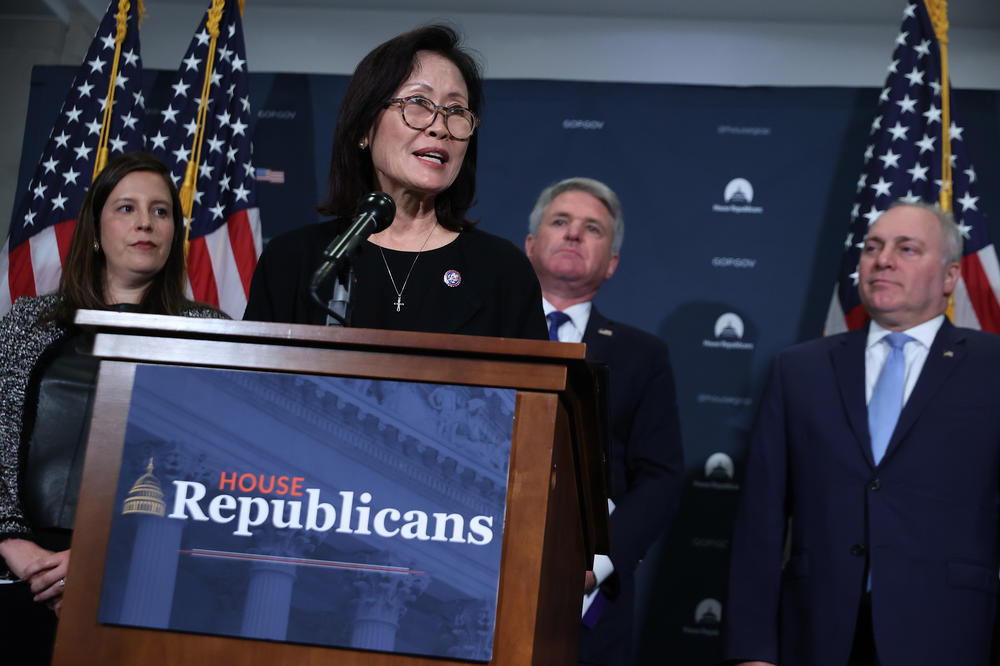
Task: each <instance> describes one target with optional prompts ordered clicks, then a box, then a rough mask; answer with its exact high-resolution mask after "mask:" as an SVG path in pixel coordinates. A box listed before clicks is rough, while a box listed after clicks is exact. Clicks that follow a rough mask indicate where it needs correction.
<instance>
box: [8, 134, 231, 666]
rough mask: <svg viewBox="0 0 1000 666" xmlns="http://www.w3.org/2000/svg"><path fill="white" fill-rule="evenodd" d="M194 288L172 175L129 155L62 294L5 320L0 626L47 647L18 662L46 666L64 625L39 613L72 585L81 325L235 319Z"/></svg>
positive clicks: (88, 378) (92, 200)
mask: <svg viewBox="0 0 1000 666" xmlns="http://www.w3.org/2000/svg"><path fill="white" fill-rule="evenodd" d="M185 282H186V277H185V269H184V226H183V218H182V213H181V204H180V199H179V197H178V195H177V189H176V188H175V187H174V185H173V182H172V181H171V179H170V172H169V171H168V170H167V167H166V166H165V165H164V164H163V163H162V162H160V160H158V159H156V158H155V157H153V156H152V155H148V154H146V153H126V154H124V155H120V156H118V157H116V158H114V159H113V160H111V161H110V162H109V163H108V165H107V166H106V167H105V168H104V170H103V171H101V173H100V175H98V176H97V178H96V180H94V182H93V184H92V185H91V187H90V190H89V191H88V192H87V196H86V198H85V199H84V201H83V205H82V207H81V209H80V214H79V216H78V219H77V223H76V229H75V230H74V232H73V239H72V241H71V242H70V247H69V253H68V254H67V257H66V261H65V264H64V266H63V272H62V277H61V278H60V281H59V291H58V292H56V293H55V294H48V295H45V296H37V297H32V298H19V299H18V300H17V301H16V302H15V303H14V306H13V308H11V311H10V312H9V313H8V314H7V315H6V316H5V317H3V319H2V320H0V558H2V559H3V562H2V564H3V565H5V566H0V573H5V574H6V577H7V581H6V584H0V611H2V612H0V626H3V627H4V629H5V630H6V631H14V629H13V628H12V627H15V626H20V627H23V633H22V632H18V633H19V635H20V636H21V638H22V645H23V646H24V647H25V648H26V649H37V654H35V655H33V657H25V659H26V661H22V662H20V663H35V662H34V661H31V660H32V659H36V660H37V661H38V663H46V664H47V663H48V656H49V655H50V653H51V647H52V637H53V636H54V633H53V632H54V627H55V615H54V614H53V613H52V612H51V611H50V610H47V609H45V608H44V607H43V606H42V605H41V603H44V604H46V605H48V606H49V608H51V609H52V610H54V611H56V613H58V610H59V607H60V604H61V601H62V593H63V588H64V586H65V585H66V569H67V565H68V563H69V550H68V548H69V542H70V534H71V532H70V530H71V529H72V525H73V518H74V514H75V511H76V495H77V492H78V490H79V483H80V472H81V469H82V464H83V448H84V445H85V440H86V434H87V425H88V423H89V420H90V406H91V400H92V397H93V390H94V387H95V384H96V380H97V364H98V362H97V360H96V359H94V358H93V357H91V356H90V355H89V343H90V341H89V340H88V339H87V337H86V336H85V335H84V334H83V333H82V332H80V331H79V330H77V329H75V328H74V326H73V316H74V314H75V312H76V311H77V310H78V309H82V308H87V309H94V310H122V311H129V312H147V313H156V314H169V315H184V316H189V317H225V315H223V314H222V313H221V312H219V311H218V310H215V309H214V308H210V307H208V306H205V305H200V304H197V303H194V302H192V301H189V300H188V299H187V298H185V297H184V288H185ZM4 569H6V571H4ZM11 579H13V580H14V581H16V582H13V583H11V582H10V580H11ZM36 602H41V603H36ZM32 634H33V636H32Z"/></svg>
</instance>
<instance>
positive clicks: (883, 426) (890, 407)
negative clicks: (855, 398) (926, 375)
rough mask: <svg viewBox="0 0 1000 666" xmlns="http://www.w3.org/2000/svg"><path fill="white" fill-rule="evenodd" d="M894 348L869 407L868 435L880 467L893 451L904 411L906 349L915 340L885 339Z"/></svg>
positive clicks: (900, 336)
mask: <svg viewBox="0 0 1000 666" xmlns="http://www.w3.org/2000/svg"><path fill="white" fill-rule="evenodd" d="M882 340H884V341H885V342H886V343H887V344H888V345H889V347H890V349H889V356H888V357H887V358H886V359H885V364H884V365H883V366H882V372H880V373H879V375H878V380H876V382H875V388H873V389H872V399H871V401H870V402H869V403H868V432H869V433H870V434H871V438H872V458H874V460H875V464H876V465H877V464H878V463H879V461H880V460H882V456H884V455H885V450H886V449H887V448H888V447H889V440H890V439H891V438H892V431H893V430H895V429H896V421H898V420H899V413H900V412H901V411H902V410H903V387H904V383H905V380H906V357H905V356H904V355H903V345H905V344H906V343H907V342H909V341H910V340H913V338H911V337H910V336H908V335H906V334H905V333H890V334H889V335H887V336H885V337H884V338H882Z"/></svg>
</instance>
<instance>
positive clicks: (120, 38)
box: [91, 0, 142, 182]
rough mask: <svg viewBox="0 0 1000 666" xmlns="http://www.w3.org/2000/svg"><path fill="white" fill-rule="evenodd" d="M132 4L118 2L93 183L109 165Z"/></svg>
mask: <svg viewBox="0 0 1000 666" xmlns="http://www.w3.org/2000/svg"><path fill="white" fill-rule="evenodd" d="M137 2H138V4H137V5H136V10H137V11H136V15H137V16H141V15H142V0H137ZM131 7H132V3H131V2H129V0H118V15H117V17H116V21H117V23H116V30H115V55H114V58H112V60H111V78H110V80H109V81H108V95H107V97H106V98H105V104H104V117H103V119H102V122H101V134H100V135H99V137H98V139H97V153H96V155H95V156H94V175H93V176H92V177H91V182H93V181H94V180H96V179H97V175H98V174H99V173H101V171H103V170H104V165H105V164H107V163H108V138H109V137H110V135H111V110H112V106H114V103H115V88H116V87H117V85H118V59H119V58H120V57H121V54H122V44H123V43H124V41H125V30H126V27H127V24H128V12H129V9H131Z"/></svg>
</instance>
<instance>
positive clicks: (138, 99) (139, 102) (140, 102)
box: [132, 90, 146, 109]
mask: <svg viewBox="0 0 1000 666" xmlns="http://www.w3.org/2000/svg"><path fill="white" fill-rule="evenodd" d="M132 101H133V102H135V105H136V106H137V107H139V108H140V109H145V108H146V99H145V98H144V97H143V96H142V93H141V92H139V91H138V90H137V91H136V92H134V93H132Z"/></svg>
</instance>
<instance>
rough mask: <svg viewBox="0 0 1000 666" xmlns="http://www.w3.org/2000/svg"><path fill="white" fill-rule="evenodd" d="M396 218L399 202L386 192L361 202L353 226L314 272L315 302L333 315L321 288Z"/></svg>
mask: <svg viewBox="0 0 1000 666" xmlns="http://www.w3.org/2000/svg"><path fill="white" fill-rule="evenodd" d="M395 217H396V203H395V202H394V201H393V200H392V197H390V196H389V195H388V194H386V193H385V192H372V193H371V194H368V195H366V196H365V197H363V198H362V199H361V201H360V202H359V203H358V212H357V214H356V215H355V217H354V221H353V222H352V223H351V226H349V227H348V228H347V230H346V231H344V232H343V233H342V234H340V235H339V236H337V237H336V238H334V239H333V240H332V241H331V242H330V244H329V245H328V246H327V247H326V249H325V250H323V261H321V262H320V265H319V268H317V269H316V272H315V273H313V277H312V283H311V284H310V288H309V290H310V293H311V294H312V297H313V300H315V301H316V302H317V303H319V304H320V306H322V307H323V309H324V310H326V311H328V312H329V311H330V308H329V307H328V306H327V304H326V303H325V302H323V299H321V298H320V297H319V295H318V294H317V290H318V289H319V286H320V285H321V284H322V283H323V281H324V280H326V279H327V278H328V277H329V276H330V273H332V272H333V270H334V269H335V268H337V266H338V265H339V264H340V263H341V262H342V261H343V260H344V259H345V258H347V257H349V256H350V255H351V253H353V252H354V250H355V249H356V248H357V247H358V244H359V243H360V242H361V241H363V240H364V239H366V238H368V237H369V236H371V235H372V234H373V233H376V232H378V231H382V230H384V229H387V228H388V227H389V225H390V224H392V220H393V218H395ZM331 314H332V315H333V316H334V318H336V319H338V320H340V321H341V323H344V322H343V319H342V318H341V317H340V316H339V315H337V314H336V313H333V312H331ZM345 325H346V324H345Z"/></svg>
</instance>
